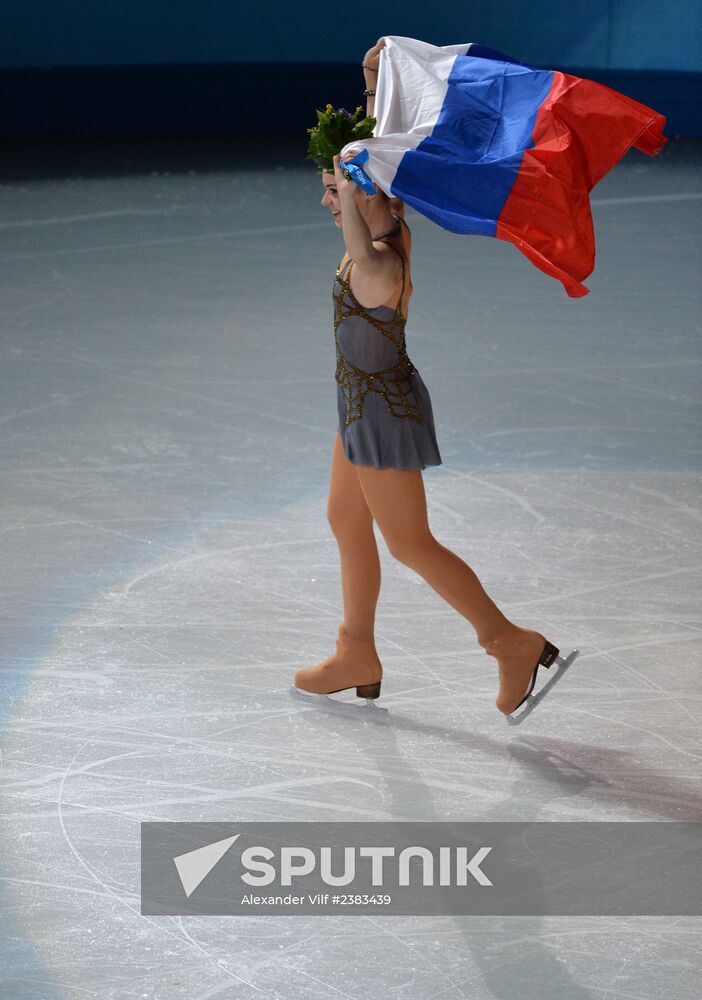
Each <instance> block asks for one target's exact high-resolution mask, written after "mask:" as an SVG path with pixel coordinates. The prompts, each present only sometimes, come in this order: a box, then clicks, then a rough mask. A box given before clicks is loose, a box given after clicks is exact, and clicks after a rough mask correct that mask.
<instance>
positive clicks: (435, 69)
mask: <svg viewBox="0 0 702 1000" xmlns="http://www.w3.org/2000/svg"><path fill="white" fill-rule="evenodd" d="M384 39H385V47H384V48H382V49H381V50H380V65H379V72H378V83H377V86H376V97H375V111H374V116H375V118H376V119H377V125H376V128H375V133H374V136H373V137H371V138H368V139H363V140H356V141H354V142H350V143H347V144H346V146H344V147H343V149H342V150H341V154H342V157H343V155H344V154H345V153H347V152H350V151H353V150H355V151H358V150H359V149H360V150H361V153H360V154H359V155H358V156H355V157H354V159H353V160H351V161H346V164H345V165H348V163H349V162H351V163H354V161H355V162H356V163H357V165H359V166H360V164H364V169H367V171H368V174H369V175H370V177H371V178H372V180H373V181H375V182H376V183H377V185H378V186H379V187H380V188H382V190H383V191H385V193H386V194H388V195H392V196H394V197H397V198H400V199H402V201H404V202H406V204H408V205H411V206H412V207H413V208H415V209H417V211H418V212H421V213H422V215H425V216H426V217H427V218H429V219H431V220H432V221H433V222H436V223H437V224H438V225H439V226H442V227H443V228H444V229H448V230H449V231H450V232H452V233H473V234H477V235H482V236H496V237H497V238H498V239H501V240H508V241H509V242H510V243H514V245H515V246H516V247H517V248H518V249H519V250H521V252H522V253H523V254H524V255H525V256H526V257H528V258H529V260H530V261H531V262H532V263H533V264H535V265H536V267H538V268H539V269H540V270H542V271H544V272H545V273H546V274H549V275H551V276H552V277H554V278H557V279H558V280H559V281H561V282H562V283H563V286H564V288H565V290H566V292H567V293H568V295H569V296H571V297H573V298H577V297H580V296H582V295H587V294H588V291H589V289H587V288H585V286H584V285H583V284H582V281H583V279H584V278H586V277H587V276H588V275H589V274H591V273H592V270H593V268H594V264H595V237H594V231H593V225H592V215H591V213H590V200H589V192H590V191H591V189H592V188H593V187H594V186H595V184H597V182H598V181H600V180H601V179H602V177H604V175H605V174H606V173H607V171H608V170H611V168H612V167H613V166H614V165H615V164H616V163H618V162H619V160H620V159H621V158H622V157H623V156H624V154H625V153H626V152H627V150H628V149H630V148H631V146H636V148H637V149H640V150H641V151H642V152H644V153H647V154H648V155H649V156H655V155H656V153H658V152H660V150H661V149H662V148H663V146H664V145H665V143H666V142H667V138H666V137H665V136H664V135H663V126H664V125H665V121H666V119H665V117H664V116H663V115H661V114H659V113H658V112H656V111H654V110H653V109H652V108H648V107H646V106H645V105H644V104H639V103H638V102H637V101H634V100H632V99H631V98H629V97H626V96H625V95H624V94H620V93H619V92H618V91H616V90H612V89H611V88H609V87H605V86H603V85H602V84H599V83H595V82H594V81H593V80H585V79H581V78H580V77H577V76H571V75H569V74H568V73H560V72H558V71H555V70H547V69H538V68H536V67H533V66H527V65H524V64H523V63H519V62H517V61H516V60H514V59H511V58H510V57H509V56H506V55H503V54H502V53H500V52H496V51H494V50H492V49H488V48H485V47H484V46H482V45H476V44H475V43H467V44H462V45H444V46H437V45H431V44H429V43H428V42H422V41H419V40H418V39H416V38H405V37H402V36H399V35H386V36H384Z"/></svg>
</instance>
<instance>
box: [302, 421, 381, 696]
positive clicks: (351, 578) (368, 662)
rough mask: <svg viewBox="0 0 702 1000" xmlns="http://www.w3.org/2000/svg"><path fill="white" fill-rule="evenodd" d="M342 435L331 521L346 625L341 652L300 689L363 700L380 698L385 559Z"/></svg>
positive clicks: (306, 672) (313, 670)
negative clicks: (379, 616)
mask: <svg viewBox="0 0 702 1000" xmlns="http://www.w3.org/2000/svg"><path fill="white" fill-rule="evenodd" d="M356 468H357V467H356V466H355V465H353V464H352V463H351V462H349V461H348V459H347V458H346V456H345V455H344V451H343V448H342V445H341V437H340V435H339V434H338V433H337V435H336V439H335V441H334V453H333V456H332V471H331V484H330V487H329V502H328V504H327V519H328V521H329V525H330V527H331V529H332V531H333V533H334V536H335V538H336V541H337V544H338V546H339V559H340V561H341V586H342V590H343V595H344V621H343V622H342V624H341V625H340V626H339V636H338V639H337V642H336V651H335V652H334V653H332V654H331V655H330V656H328V657H327V658H326V659H325V660H322V662H321V663H317V664H316V665H315V666H313V667H303V668H302V669H300V670H298V671H297V673H296V674H295V681H294V683H295V687H297V688H298V689H300V690H302V691H309V692H312V693H314V694H331V693H333V692H335V691H342V690H345V689H347V688H351V687H355V688H356V694H357V695H358V696H359V697H362V698H377V697H378V695H379V694H380V682H381V680H382V676H383V667H382V664H381V662H380V658H379V656H378V651H377V650H376V648H375V636H374V634H373V633H374V628H375V608H376V605H377V603H378V594H379V593H380V559H379V557H378V546H377V544H376V541H375V534H374V533H373V517H372V515H371V513H370V511H369V510H368V505H367V504H366V501H365V497H364V495H363V491H362V490H361V487H360V485H359V482H358V475H357V472H356Z"/></svg>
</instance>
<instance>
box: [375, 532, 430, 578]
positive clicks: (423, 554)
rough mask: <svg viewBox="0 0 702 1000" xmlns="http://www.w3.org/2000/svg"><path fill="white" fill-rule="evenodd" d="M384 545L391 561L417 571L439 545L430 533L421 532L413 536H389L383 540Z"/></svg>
mask: <svg viewBox="0 0 702 1000" xmlns="http://www.w3.org/2000/svg"><path fill="white" fill-rule="evenodd" d="M385 544H386V545H387V547H388V551H389V553H390V555H391V556H392V557H393V559H397V561H398V562H401V563H403V564H404V565H405V566H409V567H410V569H418V568H419V567H420V566H421V565H422V563H423V562H424V561H425V559H426V558H427V556H428V555H429V554H430V553H431V552H432V551H433V550H434V549H435V548H436V546H437V545H438V544H439V543H438V542H437V540H436V539H435V538H434V536H433V535H432V533H431V531H423V532H421V533H419V534H413V535H410V534H407V535H405V534H400V535H398V534H394V535H391V536H390V537H389V538H385Z"/></svg>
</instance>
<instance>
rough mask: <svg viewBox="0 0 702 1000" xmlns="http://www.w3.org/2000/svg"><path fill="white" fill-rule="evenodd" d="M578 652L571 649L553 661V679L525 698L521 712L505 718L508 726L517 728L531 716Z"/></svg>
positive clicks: (518, 711)
mask: <svg viewBox="0 0 702 1000" xmlns="http://www.w3.org/2000/svg"><path fill="white" fill-rule="evenodd" d="M579 652H580V650H579V649H571V651H570V653H568V655H567V656H561V655H560V654H559V655H558V656H557V657H556V658H555V659H554V661H553V664H552V666H554V665H555V666H556V667H557V670H556V673H555V674H554V675H553V677H550V678H549V680H548V681H547V682H546V684H544V686H543V687H542V688H541V690H540V691H538V692H537V694H530V695H528V696H527V699H526V701H525V702H524V704H523V707H522V708H521V710H517V711H516V713H515V712H512V714H511V715H508V716H507V717H506V720H507V725H508V726H519V725H521V723H522V722H524V720H525V719H526V717H527V716H528V715H531V713H532V712H533V711H534V709H535V708H536V706H537V705H538V704H539V702H541V701H543V699H544V698H545V697H546V695H547V694H548V693H549V691H551V690H552V689H553V687H554V686H555V685H556V684H558V682H559V680H560V679H561V677H562V676H563V674H564V673H565V672H566V670H567V669H568V667H570V665H571V664H572V663H573V660H574V659H575V657H576V656H577V655H578V653H579ZM538 669H539V667H538V665H537V667H536V671H538ZM536 671H535V673H536Z"/></svg>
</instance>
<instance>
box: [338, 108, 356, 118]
mask: <svg viewBox="0 0 702 1000" xmlns="http://www.w3.org/2000/svg"><path fill="white" fill-rule="evenodd" d="M339 111H340V112H341V113H342V115H346V117H347V118H353V115H352V114H350V113H349V112H348V111H347V110H346V108H339Z"/></svg>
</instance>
